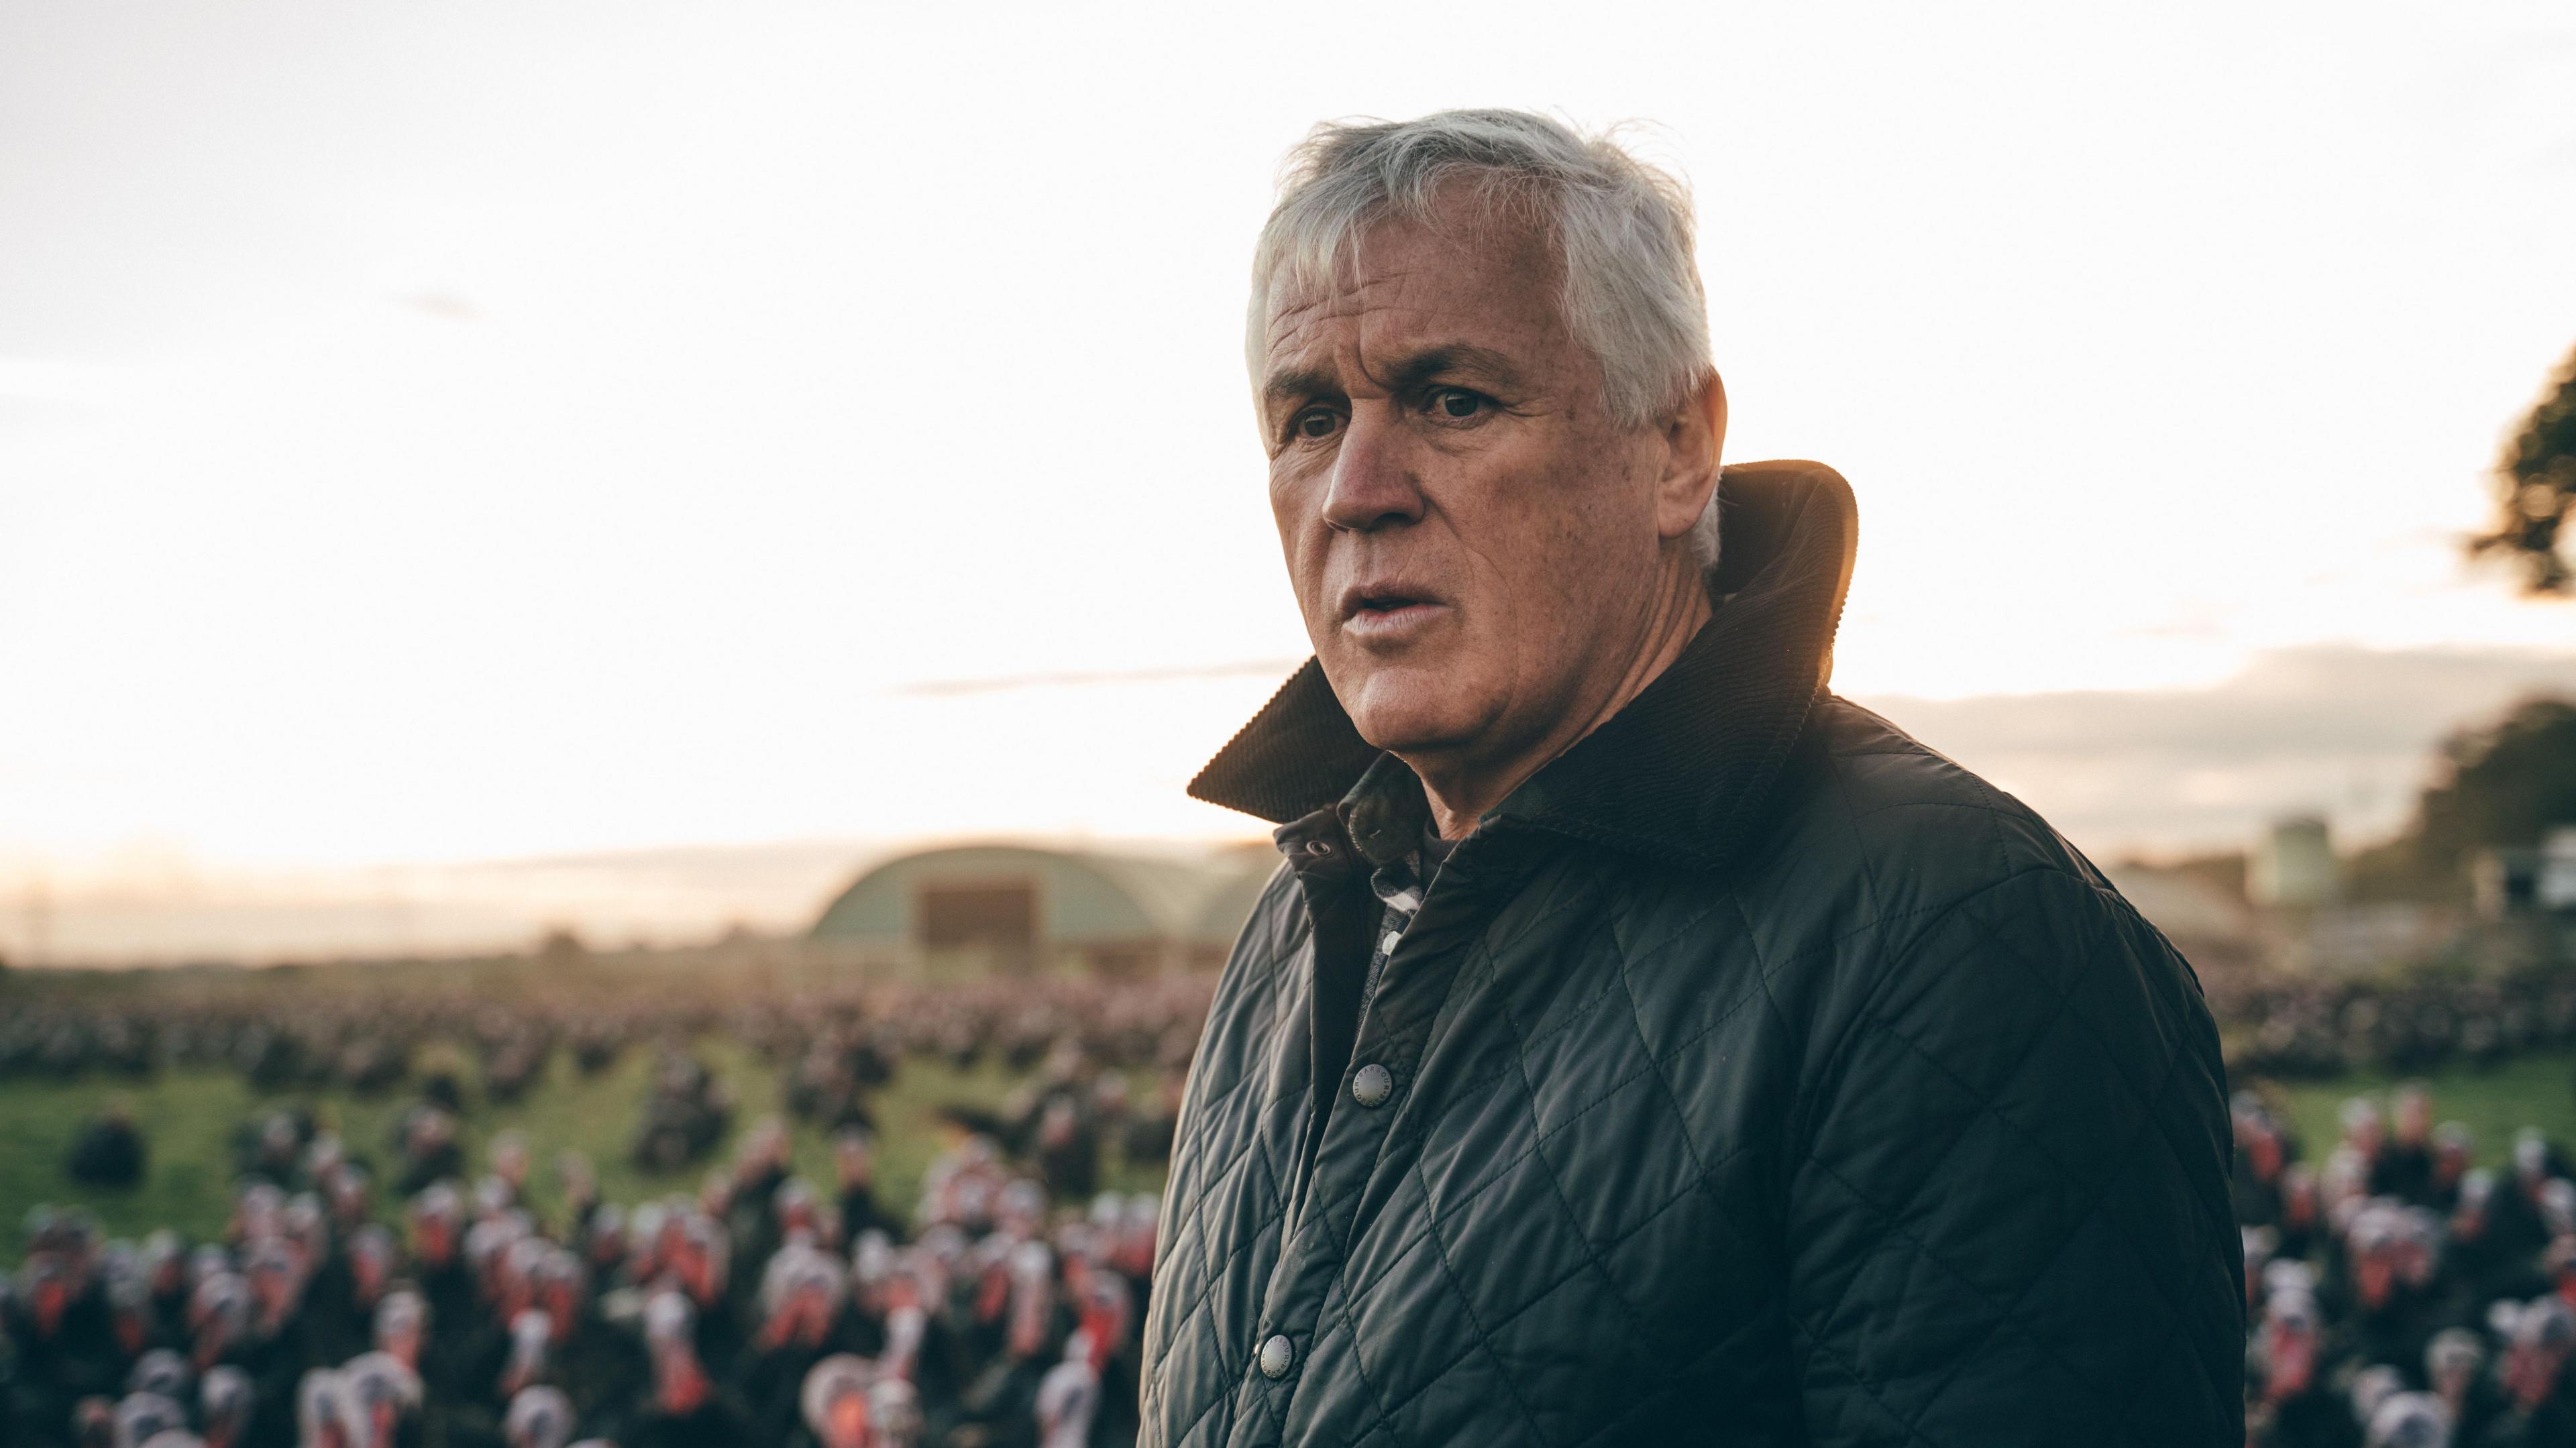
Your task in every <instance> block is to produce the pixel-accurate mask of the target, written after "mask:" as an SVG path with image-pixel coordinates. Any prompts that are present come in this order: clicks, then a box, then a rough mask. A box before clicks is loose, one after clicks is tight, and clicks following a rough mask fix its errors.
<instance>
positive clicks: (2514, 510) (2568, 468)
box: [2469, 352, 2576, 595]
mask: <svg viewBox="0 0 2576 1448" xmlns="http://www.w3.org/2000/svg"><path fill="white" fill-rule="evenodd" d="M2495 489H2496V527H2495V531H2494V532H2492V533H2487V534H2483V535H2481V536H2479V537H2478V538H2476V539H2473V540H2472V541H2471V542H2470V545H2469V546H2470V548H2471V550H2472V551H2473V552H2475V553H2480V554H2491V555H2501V556H2502V557H2503V558H2504V559H2505V560H2506V561H2507V562H2508V563H2510V564H2511V565H2512V566H2513V567H2514V568H2515V569H2516V570H2517V571H2518V572H2520V573H2521V574H2522V584H2523V588H2524V590H2525V591H2527V592H2530V593H2535V594H2561V595H2563V594H2567V593H2570V592H2576V571H2571V569H2570V566H2569V563H2568V559H2567V557H2566V555H2565V553H2564V552H2562V551H2561V549H2560V547H2559V541H2560V530H2561V528H2562V527H2563V526H2564V525H2565V524H2566V522H2567V518H2568V514H2569V513H2570V512H2576V352H2571V353H2569V354H2568V357H2567V361H2566V362H2565V363H2564V364H2562V365H2561V366H2560V367H2559V369H2558V375H2557V377H2556V378H2555V379H2553V381H2552V385H2551V387H2550V390H2549V394H2548V395H2547V396H2545V397H2543V398H2541V399H2540V401H2539V403H2538V404H2537V405H2535V406H2534V407H2533V408H2532V409H2531V415H2530V416H2529V417H2526V418H2524V419H2523V422H2522V430H2521V431H2520V432H2517V433H2516V434H2514V437H2513V441H2511V442H2510V443H2508V444H2506V445H2505V451H2504V456H2503V457H2502V458H2501V459H2499V460H2498V461H2497V463H2496V472H2495Z"/></svg>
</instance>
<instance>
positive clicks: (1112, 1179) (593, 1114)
mask: <svg viewBox="0 0 2576 1448" xmlns="http://www.w3.org/2000/svg"><path fill="white" fill-rule="evenodd" d="M696 1049H697V1054H698V1058H699V1059H700V1060H702V1061H704V1062H706V1063H707V1065H708V1067H709V1068H710V1069H711V1070H713V1071H714V1072H715V1073H716V1075H717V1076H718V1077H719V1078H721V1079H722V1080H723V1081H724V1082H725V1083H726V1085H727V1086H729V1087H730V1088H731V1089H732V1091H733V1094H734V1100H735V1103H736V1110H735V1116H734V1127H733V1137H738V1136H739V1135H740V1134H741V1132H742V1131H743V1130H745V1129H746V1128H747V1127H748V1126H749V1125H750V1124H751V1123H752V1122H753V1121H754V1120H757V1119H758V1118H759V1117H761V1116H763V1115H767V1114H770V1113H772V1112H775V1111H777V1110H778V1090H779V1082H778V1077H777V1074H776V1073H775V1072H774V1071H771V1070H770V1069H768V1068H767V1067H766V1066H764V1065H763V1064H762V1063H760V1062H759V1061H757V1060H756V1059H754V1058H753V1057H751V1056H750V1055H749V1053H747V1052H745V1051H743V1050H742V1049H741V1048H739V1047H737V1046H735V1045H733V1044H731V1043H730V1042H726V1041H722V1040H716V1039H709V1040H705V1041H701V1042H700V1043H699V1044H698V1046H697V1048H696ZM652 1064H653V1058H652V1053H651V1052H650V1051H647V1050H640V1049H639V1050H631V1051H628V1052H626V1053H625V1054H624V1055H623V1056H621V1057H620V1058H619V1059H618V1061H617V1063H616V1064H615V1065H614V1066H612V1067H611V1068H610V1069H608V1070H607V1071H604V1072H602V1073H600V1074H599V1075H598V1076H596V1077H591V1078H584V1077H583V1076H581V1074H580V1073H579V1072H577V1071H576V1070H575V1069H574V1068H573V1064H572V1061H571V1057H570V1054H569V1053H567V1052H557V1053H556V1055H555V1057H554V1059H553V1061H552V1062H551V1063H550V1064H549V1066H548V1072H549V1074H548V1077H547V1079H546V1080H545V1082H544V1083H542V1084H541V1085H539V1086H538V1087H537V1088H536V1089H534V1090H532V1091H530V1092H529V1093H528V1095H527V1097H526V1098H525V1099H524V1100H522V1101H521V1102H519V1103H518V1104H516V1105H514V1106H507V1107H495V1106H492V1105H489V1104H486V1103H483V1102H482V1101H481V1100H480V1099H479V1097H478V1096H477V1094H476V1093H475V1092H473V1091H471V1090H469V1091H468V1093H467V1094H468V1098H469V1099H468V1102H467V1109H466V1112H465V1117H464V1122H463V1126H464V1142H465V1147H466V1151H467V1159H468V1160H469V1162H471V1163H472V1164H473V1165H474V1166H475V1168H476V1169H477V1170H479V1169H480V1167H481V1164H482V1160H483V1149H484V1147H485V1145H486V1144H488V1143H489V1142H490V1141H491V1139H492V1137H493V1135H494V1134H495V1133H497V1132H499V1131H502V1130H505V1129H507V1128H511V1127H516V1128H518V1129H519V1130H521V1131H523V1132H526V1133H527V1135H528V1137H529V1140H530V1143H531V1145H532V1147H533V1149H534V1156H535V1161H536V1171H535V1173H534V1179H533V1181H532V1183H531V1186H532V1188H533V1194H534V1196H535V1197H536V1199H537V1205H538V1206H539V1208H540V1209H541V1210H544V1209H551V1208H552V1207H553V1206H554V1204H555V1202H554V1195H555V1190H556V1183H555V1179H554V1159H555V1154H556V1153H557V1152H560V1151H563V1150H565V1149H567V1148H569V1149H574V1150H578V1151H581V1152H583V1153H585V1154H586V1155H588V1156H589V1157H590V1159H591V1162H592V1164H593V1165H594V1166H595V1167H596V1168H597V1170H598V1173H599V1180H600V1190H601V1192H602V1193H603V1194H604V1195H605V1196H606V1197H607V1198H608V1199H609V1200H611V1201H617V1202H626V1203H630V1204H631V1203H634V1202H638V1201H642V1200H645V1199H647V1198H650V1197H654V1196H660V1195H664V1194H667V1193H671V1192H694V1191H695V1190H696V1188H697V1185H698V1183H699V1181H700V1180H701V1179H702V1178H703V1176H704V1174H705V1172H706V1171H707V1170H708V1169H709V1167H711V1166H714V1165H717V1164H720V1163H722V1162H724V1161H727V1160H730V1154H731V1152H732V1149H733V1137H728V1138H727V1140H726V1142H725V1144H724V1145H723V1146H722V1147H721V1148H719V1154H718V1155H717V1156H716V1157H715V1158H712V1159H711V1160H710V1161H709V1162H708V1163H706V1164H704V1165H701V1166H698V1167H694V1168H690V1169H687V1170H684V1171H681V1172H678V1173H674V1174H671V1175H668V1176H654V1175H648V1174H645V1173H642V1172H639V1171H637V1170H636V1169H635V1167H634V1166H633V1165H632V1164H631V1163H630V1162H629V1161H628V1159H627V1155H626V1147H627V1143H628V1140H629V1138H630V1137H631V1136H632V1135H633V1133H634V1130H635V1124H636V1121H637V1118H638V1115H639V1113H640V1111H641V1108H642V1104H643V1099H644V1083H645V1078H646V1077H647V1076H648V1075H649V1074H650V1072H651V1070H652ZM460 1074H461V1075H462V1076H463V1077H464V1078H465V1079H469V1080H470V1079H472V1073H471V1072H463V1073H460ZM2404 1079H2408V1078H2404V1077H2398V1076H2391V1075H2373V1074H2357V1075H2354V1076H2349V1077H2346V1078H2344V1079H2342V1080H2340V1081H2329V1082H2311V1083H2297V1084H2290V1085H2278V1086H2275V1085H2265V1086H2264V1087H2263V1088H2262V1089H2264V1090H2266V1091H2267V1092H2269V1093H2271V1094H2273V1095H2275V1097H2276V1099H2278V1100H2280V1101H2281V1102H2282V1103H2283V1104H2284V1105H2285V1106H2286V1108H2287V1110H2288V1112H2289V1115H2290V1119H2291V1121H2292V1122H2293V1123H2294V1124H2295V1125H2296V1126H2297V1128H2298V1131H2299V1134H2300V1138H2301V1140H2302V1141H2303V1142H2304V1143H2305V1145H2306V1149H2307V1153H2308V1155H2309V1156H2311V1157H2312V1158H2321V1157H2322V1156H2323V1155H2324V1153H2325V1152H2326V1150H2327V1149H2328V1148H2330V1147H2331V1146H2332V1145H2333V1143H2334V1141H2335V1140H2336V1138H2337V1137H2338V1136H2339V1135H2341V1128H2340V1125H2339V1123H2338V1120H2337V1112H2338V1111H2339V1110H2340V1109H2341V1107H2342V1104H2343V1101H2344V1099H2345V1098H2346V1097H2349V1096H2357V1095H2375V1096H2379V1097H2381V1098H2382V1099H2383V1102H2384V1100H2385V1097H2386V1095H2387V1093H2388V1092H2389V1091H2390V1090H2391V1089H2392V1088H2394V1087H2395V1086H2396V1085H2397V1084H2398V1083H2399V1082H2400V1081H2401V1080H2404ZM2423 1079H2424V1080H2425V1081H2426V1084H2427V1085H2428V1086H2429V1087H2430V1089H2431V1090H2432V1093H2433V1106H2434V1115H2435V1117H2436V1119H2438V1120H2442V1121H2460V1122H2465V1123H2466V1124H2467V1125H2468V1126H2469V1127H2470V1129H2472V1130H2473V1131H2475V1132H2476V1133H2477V1142H2478V1159H2479V1160H2480V1161H2481V1162H2482V1163H2485V1164H2487V1165H2491V1166H2501V1165H2503V1164H2504V1162H2505V1160H2506V1157H2507V1155H2508V1154H2509V1153H2510V1151H2511V1149H2512V1142H2513V1133H2514V1131H2515V1130H2516V1129H2517V1128H2519V1127H2523V1126H2537V1127H2539V1128H2540V1129H2541V1130H2543V1131H2544V1132H2547V1133H2548V1134H2549V1136H2550V1137H2551V1139H2553V1140H2556V1141H2559V1142H2562V1143H2567V1144H2571V1145H2576V1051H2560V1052H2550V1053H2544V1054H2539V1055H2532V1056H2525V1057H2523V1058H2521V1059H2519V1060H2516V1061H2513V1062H2510V1063H2508V1064H2506V1065H2503V1066H2499V1067H2496V1068H2495V1069H2493V1070H2490V1071H2474V1070H2470V1069H2468V1068H2465V1067H2457V1068H2452V1069H2448V1070H2445V1071H2441V1072H2438V1073H2434V1074H2432V1075H2430V1076H2428V1077H2425V1078H2423ZM1015 1084H1017V1083H1016V1081H1015V1079H1014V1078H1013V1077H1011V1076H1010V1075H1008V1074H1007V1073H1006V1072H1004V1071H1003V1070H1002V1069H1001V1068H1000V1067H999V1066H997V1065H994V1064H992V1063H989V1062H988V1063H986V1064H985V1065H983V1066H981V1067H979V1068H977V1069H976V1070H974V1071H969V1072H960V1071H957V1070H955V1069H953V1068H951V1067H950V1066H948V1065H947V1064H946V1063H945V1062H943V1061H939V1060H934V1059H927V1058H915V1059H912V1060H908V1061H906V1062H905V1063H904V1065H903V1069H902V1070H901V1071H900V1072H899V1073H898V1074H897V1076H896V1078H895V1081H894V1083H893V1084H892V1085H891V1086H889V1087H888V1088H887V1089H886V1090H884V1091H883V1092H881V1093H880V1094H879V1096H878V1098H877V1101H876V1108H877V1119H878V1138H877V1183H878V1190H879V1193H880V1195H881V1196H882V1197H883V1199H884V1200H885V1201H886V1202H888V1203H889V1204H891V1205H893V1206H895V1207H897V1208H898V1209H909V1207H910V1206H911V1204H912V1202H913V1200H914V1198H915V1197H916V1196H917V1195H918V1193H919V1191H920V1184H921V1178H922V1175H923V1173H924V1172H925V1171H926V1170H927V1169H928V1168H929V1165H930V1162H931V1160H932V1159H933V1158H934V1157H935V1156H937V1155H938V1153H939V1152H940V1151H941V1150H942V1149H943V1148H944V1146H945V1141H944V1140H943V1136H942V1131H941V1128H940V1125H939V1122H938V1113H939V1110H940V1108H941V1107H943V1106H946V1105H948V1104H951V1103H964V1104H968V1105H973V1106H978V1107H983V1108H986V1109H991V1108H994V1107H997V1106H998V1105H999V1104H1000V1103H1001V1101H1002V1099H1003V1098H1004V1097H1005V1096H1007V1095H1008V1094H1009V1093H1010V1090H1011V1088H1012V1087H1013V1086H1014V1085H1015ZM1136 1084H1137V1085H1138V1087H1139V1088H1140V1098H1141V1094H1142V1088H1143V1087H1144V1085H1145V1084H1146V1083H1144V1082H1143V1081H1141V1080H1140V1081H1139V1082H1138V1083H1136ZM119 1099H122V1100H123V1101H125V1102H126V1103H127V1104H128V1105H129V1106H130V1107H131V1108H132V1110H133V1112H134V1119H135V1121H136V1123H137V1124H138V1125H140V1126H141V1127H142V1129H143V1131H144V1132H145V1134H146V1136H147V1137H148V1139H149V1141H150V1143H151V1161H150V1169H149V1170H148V1172H147V1173H146V1175H145V1178H144V1181H143V1184H142V1185H141V1186H140V1187H138V1188H136V1189H135V1190H133V1191H131V1192H95V1191H83V1190H77V1189H75V1188H74V1187H73V1186H72V1184H71V1182H70V1181H69V1179H68V1178H66V1177H65V1176H64V1174H63V1162H64V1160H65V1158H66V1157H67V1156H68V1154H69V1152H70V1149H71V1141H72V1137H73V1134H74V1133H75V1132H77V1131H78V1130H79V1129H80V1126H81V1123H83V1122H84V1121H87V1120H88V1119H90V1118H91V1117H93V1116H95V1115H97V1114H98V1113H99V1112H100V1111H102V1110H104V1109H105V1108H106V1107H107V1105H108V1103H109V1102H110V1101H112V1100H119ZM410 1099H412V1098H411V1096H410V1094H409V1093H408V1092H398V1093H395V1094H393V1095H388V1096H383V1097H376V1098H362V1097H357V1096H352V1095H348V1094H346V1093H330V1092H309V1091H286V1092H278V1093H268V1094H263V1093H259V1092H255V1091H253V1090H252V1089H251V1088H250V1086H249V1084H248V1083H247V1082H245V1081H243V1080H242V1078H241V1077H240V1076H239V1075H237V1074H234V1073H232V1072H229V1071H216V1070H202V1069H189V1070H179V1071H166V1072H163V1073H161V1074H160V1075H159V1076H156V1077H154V1078H152V1079H150V1080H147V1081H138V1082H128V1081H122V1080H114V1079H91V1080H81V1081H72V1082H29V1081H15V1082H10V1083H7V1084H6V1085H0V1242H5V1243H7V1244H8V1252H9V1254H10V1257H11V1258H12V1259H14V1257H15V1254H16V1253H17V1252H18V1251H19V1250H21V1249H22V1248H23V1243H22V1242H21V1241H20V1235H21V1226H22V1223H23V1221H24V1219H25V1216H26V1213H27V1209H28V1208H29V1207H32V1206H34V1205H36V1204H37V1203H39V1202H51V1203H54V1204H56V1205H69V1204H75V1203H77V1204H79V1205H83V1206H86V1207H88V1208H90V1209H91V1210H92V1211H94V1212H96V1213H97V1214H98V1216H99V1218H100V1220H101V1221H102V1222H104V1223H105V1224H106V1226H107V1228H108V1230H109V1232H110V1233H112V1234H114V1235H116V1236H123V1237H139V1236H141V1235H142V1234H144V1233H145V1232H148V1231H150V1230H152V1229H153V1228H155V1227H162V1226H169V1227H176V1228H178V1229H179V1230H180V1231H182V1232H183V1233H186V1234H187V1235H189V1236H190V1237H191V1238H203V1237H207V1236H211V1235H213V1234H214V1233H216V1232H217V1231H219V1230H220V1229H221V1228H222V1226H223V1222H224V1219H225V1217H226V1215H227V1214H228V1213H229V1211H230V1209H231V1200H232V1179H233V1169H232V1154H231V1153H232V1137H233V1132H234V1130H235V1129H236V1128H237V1127H239V1126H240V1125H241V1123H243V1122H244V1121H247V1120H249V1119H250V1118H251V1117H253V1116H255V1115H257V1114H258V1113H260V1112H262V1111H265V1110H269V1109H272V1108H275V1107H282V1106H292V1105H298V1104H301V1105H305V1106H309V1107H311V1108H312V1109H313V1110H314V1111H315V1113H316V1115H317V1116H318V1117H320V1118H321V1119H322V1120H323V1121H325V1122H326V1123H327V1124H329V1125H331V1126H333V1127H334V1128H335V1129H337V1130H338V1131H339V1132H340V1134H341V1136H342V1137H343V1138H344V1139H345V1140H346V1141H347V1142H348V1143H349V1145H350V1148H351V1149H352V1150H353V1151H356V1152H358V1153H361V1154H363V1155H364V1156H366V1157H367V1158H369V1159H370V1160H371V1161H372V1162H374V1163H375V1164H376V1165H377V1167H378V1170H379V1174H380V1175H381V1174H382V1173H383V1172H384V1171H385V1170H386V1169H387V1168H388V1167H389V1166H390V1164H391V1162H392V1160H393V1153H392V1150H391V1138H392V1131H393V1123H394V1121H395V1119H396V1117H398V1116H399V1115H400V1114H401V1111H402V1108H403V1106H404V1104H405V1103H406V1102H408V1101H409V1100H410ZM791 1125H792V1137H793V1142H794V1150H795V1158H796V1168H797V1170H798V1171H799V1172H801V1173H803V1174H804V1175H805V1176H806V1178H807V1179H808V1180H810V1181H813V1182H814V1183H815V1184H816V1185H817V1186H828V1184H829V1183H830V1182H831V1180H832V1153H831V1143H830V1141H829V1140H828V1139H827V1138H826V1136H825V1135H824V1133H823V1132H821V1131H819V1130H818V1129H816V1128H814V1127H811V1126H807V1125H804V1124H801V1123H791ZM1107 1166H1108V1170H1107V1172H1106V1175H1105V1180H1106V1181H1107V1183H1108V1184H1109V1185H1112V1186H1115V1187H1117V1188H1118V1189H1120V1190H1125V1191H1133V1190H1150V1189H1152V1188H1153V1187H1155V1186H1157V1185H1158V1184H1159V1183H1160V1180H1161V1173H1160V1171H1159V1170H1158V1169H1154V1168H1150V1167H1147V1168H1135V1167H1130V1166H1129V1165H1127V1164H1126V1163H1123V1162H1121V1161H1119V1160H1117V1159H1116V1157H1115V1156H1112V1157H1111V1158H1110V1160H1109V1162H1108V1163H1107ZM386 1195H387V1194H384V1193H380V1194H379V1203H378V1205H379V1207H380V1209H382V1210H383V1211H384V1212H385V1213H386V1214H387V1215H388V1216H389V1217H390V1215H391V1213H392V1212H393V1211H394V1210H395V1209H396V1208H397V1207H398V1205H399V1204H397V1203H394V1202H391V1201H389V1200H385V1199H384V1198H385V1197H386Z"/></svg>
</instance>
